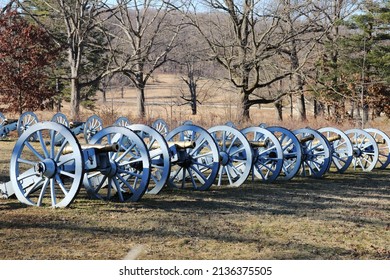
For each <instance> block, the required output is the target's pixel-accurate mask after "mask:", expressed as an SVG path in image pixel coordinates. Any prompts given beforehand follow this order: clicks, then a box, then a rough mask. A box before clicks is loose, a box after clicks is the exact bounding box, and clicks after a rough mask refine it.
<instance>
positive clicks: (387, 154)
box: [364, 128, 390, 169]
mask: <svg viewBox="0 0 390 280" xmlns="http://www.w3.org/2000/svg"><path fill="white" fill-rule="evenodd" d="M364 130H365V131H367V132H368V133H370V134H371V136H372V137H373V138H374V139H375V142H376V143H377V145H378V162H377V164H376V167H377V168H379V169H385V168H386V167H387V166H388V165H389V163H390V138H389V136H388V135H387V134H386V133H384V132H383V131H381V130H379V129H376V128H366V129H364Z"/></svg>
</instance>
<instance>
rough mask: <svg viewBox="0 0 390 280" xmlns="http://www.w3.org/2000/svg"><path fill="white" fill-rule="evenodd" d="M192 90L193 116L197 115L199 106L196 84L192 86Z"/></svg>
mask: <svg viewBox="0 0 390 280" xmlns="http://www.w3.org/2000/svg"><path fill="white" fill-rule="evenodd" d="M190 90H191V109H192V115H196V113H197V104H196V84H192V85H191V87H190Z"/></svg>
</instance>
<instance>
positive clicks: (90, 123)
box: [84, 115, 103, 143]
mask: <svg viewBox="0 0 390 280" xmlns="http://www.w3.org/2000/svg"><path fill="white" fill-rule="evenodd" d="M102 129H103V121H102V120H101V119H100V118H99V117H98V116H96V115H93V116H90V117H89V118H88V119H87V121H86V122H85V124H84V139H85V141H86V142H87V143H89V141H90V139H91V138H92V137H93V136H94V135H95V134H96V133H98V132H99V131H101V130H102Z"/></svg>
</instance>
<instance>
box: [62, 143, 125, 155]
mask: <svg viewBox="0 0 390 280" xmlns="http://www.w3.org/2000/svg"><path fill="white" fill-rule="evenodd" d="M86 149H95V150H96V151H97V153H107V152H117V151H119V144H118V143H114V144H111V145H102V144H85V145H81V150H86ZM72 152H73V149H72V147H70V146H66V147H65V148H64V150H63V152H62V153H63V154H70V153H72Z"/></svg>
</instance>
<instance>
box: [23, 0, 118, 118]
mask: <svg viewBox="0 0 390 280" xmlns="http://www.w3.org/2000/svg"><path fill="white" fill-rule="evenodd" d="M106 2H107V1H99V0H74V1H66V0H41V1H19V5H20V7H21V8H22V9H23V11H24V12H25V13H26V14H28V15H29V16H30V17H31V18H32V19H33V20H35V22H36V23H38V24H39V25H40V26H41V27H44V28H45V30H46V31H47V33H48V34H50V35H51V36H52V38H54V39H55V41H56V42H57V44H58V45H59V46H61V47H63V48H64V49H65V50H66V52H67V66H68V68H69V72H70V73H69V74H68V75H67V76H66V77H63V78H66V79H69V80H70V89H71V116H70V118H71V119H79V113H80V99H81V97H80V92H81V90H82V89H83V88H86V87H89V86H91V85H96V84H97V83H98V82H99V80H100V79H101V78H102V77H104V76H105V75H108V74H109V73H111V72H115V70H112V69H111V70H108V68H109V67H108V65H109V64H108V63H109V61H110V59H109V58H108V56H107V52H106V43H107V42H106V40H105V39H106V38H105V37H104V34H103V33H102V32H101V29H102V27H103V26H104V22H105V21H106V20H108V19H109V18H110V16H111V15H113V14H114V10H113V9H110V8H109V7H108V6H107V5H106ZM37 7H38V8H37ZM43 11H45V12H43ZM87 53H89V54H92V55H90V57H88V56H87ZM91 56H94V57H93V58H92V57H91ZM91 59H93V60H97V61H95V62H94V66H93V67H90V66H91Z"/></svg>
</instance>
